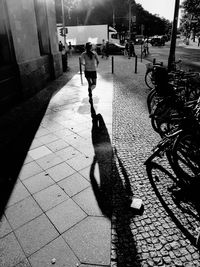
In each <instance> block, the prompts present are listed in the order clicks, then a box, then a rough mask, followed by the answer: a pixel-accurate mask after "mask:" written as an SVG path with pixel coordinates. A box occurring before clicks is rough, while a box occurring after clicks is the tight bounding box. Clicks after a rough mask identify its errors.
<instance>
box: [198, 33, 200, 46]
mask: <svg viewBox="0 0 200 267" xmlns="http://www.w3.org/2000/svg"><path fill="white" fill-rule="evenodd" d="M198 46H200V35H199V36H198Z"/></svg>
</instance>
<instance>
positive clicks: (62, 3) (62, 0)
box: [61, 0, 66, 46]
mask: <svg viewBox="0 0 200 267" xmlns="http://www.w3.org/2000/svg"><path fill="white" fill-rule="evenodd" d="M61 5H62V24H63V34H64V46H66V31H65V10H64V0H61Z"/></svg>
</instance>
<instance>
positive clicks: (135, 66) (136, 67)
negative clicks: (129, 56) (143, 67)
mask: <svg viewBox="0 0 200 267" xmlns="http://www.w3.org/2000/svg"><path fill="white" fill-rule="evenodd" d="M135 73H137V55H135Z"/></svg>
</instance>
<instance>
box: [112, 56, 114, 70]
mask: <svg viewBox="0 0 200 267" xmlns="http://www.w3.org/2000/svg"><path fill="white" fill-rule="evenodd" d="M112 73H114V57H113V56H112Z"/></svg>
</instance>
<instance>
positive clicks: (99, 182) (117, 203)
mask: <svg viewBox="0 0 200 267" xmlns="http://www.w3.org/2000/svg"><path fill="white" fill-rule="evenodd" d="M89 102H90V104H91V117H92V133H91V134H92V144H93V147H94V153H95V155H94V159H93V162H92V165H91V168H90V180H91V185H92V189H93V191H94V194H95V197H96V200H97V203H98V205H99V207H100V209H101V211H102V213H103V214H104V215H105V216H107V217H108V218H109V219H110V220H111V222H112V228H113V229H115V237H114V239H115V244H114V246H115V251H116V261H117V262H118V266H123V267H126V266H140V264H139V262H138V256H137V250H136V246H135V241H134V237H133V234H132V232H131V227H130V224H131V220H133V218H134V216H135V215H136V213H135V210H133V209H131V207H130V205H131V203H132V198H133V192H132V190H131V185H130V181H129V178H128V174H127V172H126V170H125V168H124V166H123V163H122V161H121V160H120V158H119V156H118V153H117V150H116V149H113V148H112V144H111V139H110V136H109V133H108V130H107V127H106V124H105V122H104V119H103V117H102V115H101V114H96V112H95V109H94V106H93V99H92V97H90V99H89ZM96 168H98V169H99V179H97V178H96V177H95V173H96V172H95V169H96ZM136 264H137V265H136Z"/></svg>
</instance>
